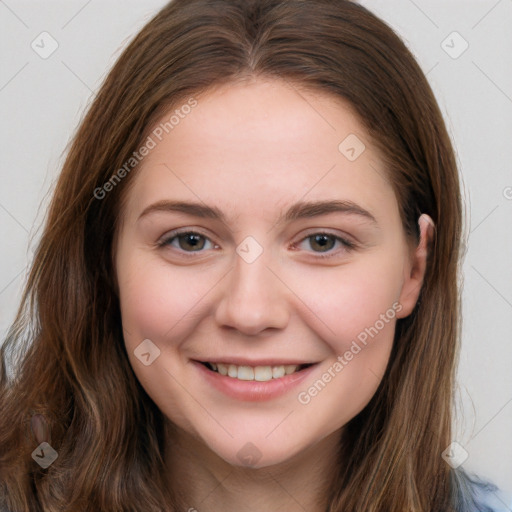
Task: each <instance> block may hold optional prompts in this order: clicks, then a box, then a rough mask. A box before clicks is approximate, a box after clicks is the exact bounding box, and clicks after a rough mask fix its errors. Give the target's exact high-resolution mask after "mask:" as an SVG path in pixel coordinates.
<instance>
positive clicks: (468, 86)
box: [0, 0, 512, 506]
mask: <svg viewBox="0 0 512 512" xmlns="http://www.w3.org/2000/svg"><path fill="white" fill-rule="evenodd" d="M165 3H166V2H165V1H164V0H146V1H142V0H139V1H136V0H107V1H105V0H89V1H87V0H65V1H64V0H60V1H57V0H51V1H45V2H40V1H37V0H32V1H23V0H0V48H1V50H0V109H1V113H2V115H1V118H0V140H1V143H2V150H1V151H0V240H1V252H0V263H1V264H0V343H1V340H3V339H4V338H5V334H6V332H7V328H8V326H9V324H10V323H11V322H12V320H13V318H14V315H15V311H16V308H17V304H18V302H19V300H20V297H21V289H22V285H23V284H24V282H25V279H26V273H27V269H28V265H29V264H30V260H31V258H32V248H33V247H34V244H35V243H37V239H38V236H39V233H40V226H41V223H42V221H43V219H44V215H45V208H46V205H47V204H48V199H49V196H50V193H51V190H52V187H53V184H54V181H55V179H56V177H57V175H58V173H59V170H60V167H61V165H62V163H63V161H64V155H65V151H66V148H67V144H68V142H69V140H70V138H71V136H72V134H73V133H74V131H75V129H76V127H77V125H78V123H79V121H80V119H81V118H82V116H83V114H84V111H85V110H86V108H87V106H88V105H89V104H90V102H91V101H92V98H93V97H94V94H95V92H96V91H97V90H98V88H99V86H100V84H101V82H102V80H103V79H104V77H105V75H106V73H107V72H108V70H109V69H110V67H111V66H112V64H113V63H114V61H115V59H116V58H117V57H118V56H119V54H120V52H121V50H122V49H123V48H124V47H125V46H126V44H127V43H128V42H129V41H130V40H131V39H132V38H133V37H134V35H135V34H136V32H137V31H138V30H139V29H140V28H141V27H142V26H143V25H144V24H145V23H146V22H147V21H148V20H149V19H150V17H152V16H153V14H155V13H156V11H157V10H158V9H159V8H161V7H162V6H163V5H165ZM361 3H362V4H363V5H364V6H366V7H367V8H369V9H370V10H372V11H373V12H375V13H376V14H377V15H379V16H380V17H381V18H383V19H384V20H385V21H387V22H388V23H389V24H390V25H391V26H392V27H393V28H394V29H395V30H396V31H397V32H398V34H399V35H401V36H402V38H403V39H404V40H405V42H406V44H407V45H408V47H409V48H410V49H411V51H412V52H413V54H414V55H415V56H416V58H417V59H418V61H419V63H420V65H421V67H422V68H423V70H424V71H425V73H426V74H427V77H428V79H429V81H430V83H431V85H432V87H433V89H434V92H435V94H436V97H437V99H438V102H439V104H440V107H441V109H442V111H443V114H444V115H445V119H446V122H447V125H448V129H449V131H450V133H451V135H452V138H453V141H454V144H455V147H456V150H457V155H458V161H459V165H460V173H461V177H462V183H463V189H464V190H463V195H464V201H465V209H466V224H467V233H468V245H467V254H466V258H465V262H464V267H463V269H464V287H463V337H462V347H463V348H462V354H461V361H460V368H459V373H458V383H459V386H458V390H457V402H458V407H457V418H456V423H455V427H456V428H455V434H454V441H456V442H457V443H458V444H459V445H460V446H461V447H462V448H463V449H464V450H465V451H466V452H467V454H468V456H467V459H466V460H465V462H464V463H463V466H464V467H465V468H466V469H467V470H469V471H470V472H475V473H476V474H478V475H480V476H482V477H485V478H489V479H490V480H491V481H493V482H495V483H496V484H497V485H498V486H499V487H500V488H501V489H503V490H504V491H505V492H506V493H507V496H509V501H507V503H511V499H512V498H510V497H511V496H512V435H511V434H512V372H511V363H512V335H511V332H512V265H511V263H512V258H511V255H512V237H511V234H512V230H511V225H512V58H511V54H512V30H511V27H512V0H480V1H467V0H458V1H453V0H448V1H446V0H445V1H442V0H438V1H434V0H414V1H413V0H395V1H385V0H366V1H362V2H361ZM457 449H458V448H457ZM440 456H441V454H440ZM509 506H510V505H509Z"/></svg>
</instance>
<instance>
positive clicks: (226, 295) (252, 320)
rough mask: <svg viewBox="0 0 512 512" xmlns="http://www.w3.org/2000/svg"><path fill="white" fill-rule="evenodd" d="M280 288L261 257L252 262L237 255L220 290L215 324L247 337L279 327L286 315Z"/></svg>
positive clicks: (284, 297)
mask: <svg viewBox="0 0 512 512" xmlns="http://www.w3.org/2000/svg"><path fill="white" fill-rule="evenodd" d="M283 288H285V287H284V285H283V283H282V282H281V281H280V280H279V279H278V278H277V277H276V275H275V274H274V272H273V271H271V270H270V268H269V267H267V265H266V262H265V261H264V259H263V258H258V259H257V260H255V261H253V262H252V263H247V262H246V261H244V260H243V258H237V261H236V263H235V264H234V267H233V269H232V271H231V272H230V273H229V276H228V279H227V280H226V284H225V286H224V288H223V289H222V296H221V299H220V301H219V304H218V306H217V309H216V314H215V317H216V321H217V323H218V324H219V326H223V327H231V328H233V329H236V330H238V331H240V332H242V333H244V334H247V335H251V336H254V335H257V334H259V333H261V332H262V331H265V330H267V329H283V328H284V327H285V326H286V325H287V323H288V318H289V314H288V310H287V301H286V294H285V291H284V290H283Z"/></svg>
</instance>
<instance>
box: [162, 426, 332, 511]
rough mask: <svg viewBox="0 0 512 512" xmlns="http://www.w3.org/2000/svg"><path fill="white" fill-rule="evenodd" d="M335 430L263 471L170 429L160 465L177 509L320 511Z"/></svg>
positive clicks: (324, 505)
mask: <svg viewBox="0 0 512 512" xmlns="http://www.w3.org/2000/svg"><path fill="white" fill-rule="evenodd" d="M339 437H340V432H339V431H338V432H334V433H333V434H331V435H330V436H327V437H326V438H324V439H322V440H321V441H319V442H318V443H317V444H315V445H313V446H310V447H308V448H307V449H305V450H304V451H302V452H300V453H299V454H297V455H295V456H294V457H292V458H291V459H288V460H287V461H284V462H281V463H279V464H275V465H272V466H267V467H263V468H247V467H240V466H233V465H231V464H228V463H227V462H226V461H224V460H223V459H221V458H220V457H219V456H218V455H217V454H216V453H214V452H213V451H212V450H210V449H209V448H208V447H207V446H206V445H205V444H204V443H203V442H202V441H200V440H198V439H197V438H194V437H193V436H191V435H190V434H188V433H187V432H185V431H183V430H181V429H179V428H177V427H173V428H172V435H171V434H169V435H168V439H167V447H168V448H167V450H166V463H167V468H168V478H169V482H170V486H171V489H173V491H174V494H175V495H176V496H177V498H178V501H179V503H178V508H176V510H180V511H181V510H183V511H189V512H196V511H197V512H218V511H219V510H222V511H223V512H235V511H236V512H239V511H240V510H251V511H254V512H274V511H276V512H277V511H279V512H282V511H283V510H286V511H287V512H295V511H297V512H304V510H307V511H308V512H325V510H327V493H328V490H329V488H330V484H331V483H332V478H333V475H334V474H335V470H336V466H337V464H338V461H337V458H338V445H339Z"/></svg>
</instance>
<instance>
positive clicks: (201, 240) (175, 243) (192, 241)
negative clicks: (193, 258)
mask: <svg viewBox="0 0 512 512" xmlns="http://www.w3.org/2000/svg"><path fill="white" fill-rule="evenodd" d="M207 243H210V244H211V247H206V248H207V249H209V248H213V243H212V242H211V240H210V239H209V238H207V237H206V236H204V235H202V234H201V233H196V232H194V231H185V232H181V233H175V234H171V236H167V237H166V238H165V239H164V240H162V242H160V243H159V244H158V245H159V246H160V247H166V246H170V247H173V248H175V249H178V250H179V251H183V252H201V250H202V249H205V246H206V245H207Z"/></svg>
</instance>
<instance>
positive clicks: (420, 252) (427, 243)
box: [397, 213, 435, 318]
mask: <svg viewBox="0 0 512 512" xmlns="http://www.w3.org/2000/svg"><path fill="white" fill-rule="evenodd" d="M418 225H419V229H420V241H419V243H418V246H417V247H416V248H415V249H414V252H413V253H412V259H411V264H410V265H409V266H408V267H407V273H406V275H405V276H404V283H403V286H402V291H401V293H400V298H399V302H400V304H401V305H402V310H401V311H400V313H399V314H397V318H405V317H407V316H409V315H410V314H411V313H412V311H413V310H414V307H415V306H416V302H417V301H418V297H419V295H420V292H421V287H422V286H423V280H424V278H425V273H426V270H427V260H428V255H429V252H430V250H431V247H432V242H433V240H434V236H435V224H434V221H433V220H432V219H431V217H430V216H429V215H427V214H426V213H423V214H421V215H420V217H419V219H418Z"/></svg>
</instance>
